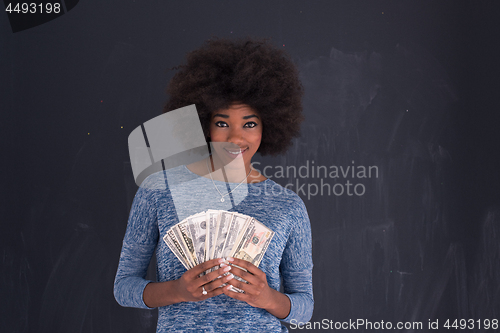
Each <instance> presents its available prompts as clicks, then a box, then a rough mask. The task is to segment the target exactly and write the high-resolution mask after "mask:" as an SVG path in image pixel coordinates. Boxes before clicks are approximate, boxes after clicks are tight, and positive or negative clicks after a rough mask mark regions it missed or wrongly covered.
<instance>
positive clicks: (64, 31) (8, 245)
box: [0, 0, 500, 333]
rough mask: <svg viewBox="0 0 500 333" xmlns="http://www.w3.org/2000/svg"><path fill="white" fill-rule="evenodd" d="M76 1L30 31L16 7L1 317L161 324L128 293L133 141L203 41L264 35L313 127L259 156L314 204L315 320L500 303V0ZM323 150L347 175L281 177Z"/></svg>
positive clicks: (147, 328) (469, 315) (316, 160)
mask: <svg viewBox="0 0 500 333" xmlns="http://www.w3.org/2000/svg"><path fill="white" fill-rule="evenodd" d="M73 3H76V2H75V1H73ZM73 6H74V8H72V9H71V11H68V12H67V13H66V14H64V15H61V16H59V17H57V18H56V19H54V20H52V21H50V22H47V23H45V24H41V25H38V26H35V27H32V28H30V29H26V30H22V31H18V32H15V33H13V30H12V28H11V25H10V21H9V19H8V17H7V15H6V14H5V13H3V14H0V116H1V122H0V123H1V128H2V130H1V140H0V145H1V160H2V171H1V177H2V178H1V182H0V184H1V188H2V190H1V200H0V209H1V210H0V218H1V225H0V249H1V252H0V255H1V280H0V281H1V284H0V297H1V299H2V302H1V305H0V309H1V320H0V331H1V332H65V333H66V332H71V333H74V332H154V330H155V325H156V311H146V310H137V309H128V308H122V307H120V306H119V305H118V304H117V303H116V302H115V300H114V298H113V293H112V289H113V279H114V274H115V272H116V267H117V264H118V258H119V253H120V248H121V241H122V238H123V235H124V232H125V226H126V222H127V217H128V212H129V209H130V205H131V202H132V199H133V196H134V194H135V191H136V190H137V186H136V185H135V184H134V179H133V176H132V171H131V168H130V163H129V159H128V148H127V137H128V134H129V133H130V132H131V131H132V130H133V129H134V128H135V127H137V126H139V125H140V124H141V123H143V122H144V121H147V120H149V119H151V118H153V117H155V116H157V115H158V114H159V113H160V112H161V109H162V106H163V103H164V102H165V101H166V98H167V96H166V95H165V93H164V90H165V87H166V85H167V83H168V81H169V79H170V78H171V77H172V75H173V73H174V71H169V70H168V69H169V68H171V67H173V66H176V65H179V64H180V63H182V62H183V57H184V55H185V54H186V52H188V51H190V50H192V49H194V48H196V47H198V46H200V45H201V44H202V43H203V41H204V40H206V39H207V38H209V37H211V36H219V37H238V36H246V35H250V36H256V37H270V38H271V39H272V41H273V43H274V44H275V45H277V46H279V47H282V48H284V49H286V50H287V51H288V52H289V53H290V55H291V56H292V58H293V59H294V61H296V63H297V64H298V66H299V69H300V73H301V78H302V82H303V85H304V88H305V96H304V112H305V117H306V121H305V122H304V124H303V127H302V137H301V138H299V139H298V140H296V141H295V142H294V146H293V147H292V149H291V150H290V151H289V152H288V153H287V154H286V155H285V156H281V157H277V158H268V157H265V158H263V157H259V158H258V159H257V160H258V161H259V162H260V163H261V164H260V165H256V166H257V167H258V168H259V169H261V170H262V168H263V166H264V165H269V166H271V168H268V169H266V170H267V174H268V175H270V176H272V177H273V179H274V180H275V181H277V182H278V183H280V184H282V185H287V184H292V185H291V186H292V189H294V190H296V191H298V192H299V194H300V196H301V197H302V198H303V200H304V202H305V204H306V206H307V208H308V211H309V215H310V219H311V225H312V233H313V258H314V264H315V267H314V272H313V282H314V294H315V310H314V315H313V319H312V321H316V322H317V321H321V320H322V319H328V320H332V321H333V322H345V321H349V320H357V319H365V320H368V321H372V322H381V321H382V320H383V321H384V322H388V321H389V322H392V323H393V324H394V325H395V324H396V322H399V321H400V322H411V321H418V322H422V323H423V326H424V328H425V329H423V330H420V331H427V325H428V322H429V320H430V321H436V320H439V325H440V327H441V328H442V325H443V324H444V323H445V321H446V319H452V320H454V319H473V320H474V321H475V329H474V331H477V332H480V331H482V330H479V329H477V327H478V325H479V323H481V324H482V325H484V320H485V319H489V320H492V319H500V289H499V285H500V264H499V262H500V261H499V259H500V245H499V244H500V225H499V221H500V205H499V203H500V190H499V188H500V181H499V171H498V170H499V167H500V163H499V156H498V152H499V142H500V140H499V139H498V132H497V128H498V126H499V120H500V116H499V114H500V112H499V107H498V91H499V90H500V84H499V78H498V76H499V73H500V71H499V60H498V55H499V54H500V53H499V48H498V46H497V45H498V41H499V40H500V25H499V24H498V23H497V22H498V21H497V20H498V17H500V7H499V5H498V4H497V2H494V1H432V2H430V1H266V2H264V1H258V2H254V1H252V2H251V3H250V2H243V1H185V2H183V3H182V4H181V2H174V1H144V0H142V1H139V0H137V1H123V0H120V1H117V0H113V1H97V0H82V1H80V2H79V3H78V4H77V5H76V6H75V5H73ZM307 165H309V172H311V170H312V169H313V168H312V166H313V165H314V166H315V167H317V166H325V167H327V168H329V170H333V169H335V168H334V167H333V166H336V167H338V168H339V173H340V177H338V178H331V177H324V175H322V177H317V174H316V175H315V176H312V174H309V175H308V177H305V176H304V177H293V175H291V174H290V175H288V176H287V175H286V174H280V173H279V170H280V167H286V166H294V167H296V169H297V170H298V169H299V168H300V167H301V166H306V167H307ZM370 166H371V167H373V168H372V169H371V170H372V174H371V177H368V174H367V177H366V178H363V177H361V176H362V174H359V175H358V173H356V174H354V177H353V175H352V173H349V174H346V175H345V176H346V177H344V176H342V174H341V171H340V167H342V168H343V170H346V168H347V167H351V168H352V167H356V170H357V171H358V170H360V168H362V167H366V168H368V167H370ZM306 167H304V168H303V169H302V172H303V173H302V175H304V172H305V171H306ZM350 170H351V169H350ZM375 171H377V173H375ZM297 181H298V182H299V183H297ZM348 181H349V183H350V184H353V185H352V186H351V187H349V190H350V194H351V195H349V194H348V193H347V189H348V188H347V185H346V184H347V182H348ZM325 184H327V185H325ZM335 184H339V185H335ZM297 185H299V186H297ZM302 185H303V187H300V186H302ZM355 185H357V187H356V188H354V186H355ZM328 186H330V187H333V186H336V187H335V190H336V194H335V193H334V194H332V193H331V192H330V193H329V194H328V193H327V192H326V191H327V190H328ZM342 186H344V187H343V188H344V190H345V191H344V193H343V194H342V195H337V194H339V193H340V189H341V188H342ZM321 188H323V190H324V192H323V194H322V195H321V192H320V191H321ZM316 189H317V190H318V191H319V192H318V193H317V194H314V195H313V193H314V191H315V190H316ZM354 189H356V190H357V194H356V193H354ZM362 190H363V192H364V193H361V191H362ZM353 193H354V194H353ZM358 194H362V195H358ZM478 321H480V322H478ZM346 331H347V330H346ZM352 331H356V330H352ZM357 331H360V332H361V331H366V332H369V331H371V330H370V329H366V328H363V327H361V328H359V329H358V330H357ZM401 331H404V332H414V331H417V330H412V329H403V330H401ZM440 331H441V330H440ZM451 331H454V330H453V329H452V330H451ZM490 331H491V330H490Z"/></svg>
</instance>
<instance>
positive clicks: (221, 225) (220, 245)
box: [214, 211, 233, 259]
mask: <svg viewBox="0 0 500 333" xmlns="http://www.w3.org/2000/svg"><path fill="white" fill-rule="evenodd" d="M232 217H233V215H232V214H231V213H230V212H225V211H221V212H220V215H219V219H218V226H217V236H216V237H217V238H216V239H215V244H214V245H215V246H214V259H215V258H222V253H223V252H224V244H225V242H226V236H227V232H228V231H229V225H230V223H231V219H232Z"/></svg>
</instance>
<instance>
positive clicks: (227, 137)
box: [210, 103, 262, 169]
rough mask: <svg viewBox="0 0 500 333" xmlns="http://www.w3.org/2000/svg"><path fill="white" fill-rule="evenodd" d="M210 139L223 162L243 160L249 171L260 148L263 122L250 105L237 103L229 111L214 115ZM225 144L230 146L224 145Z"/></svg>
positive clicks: (218, 112) (219, 111)
mask: <svg viewBox="0 0 500 333" xmlns="http://www.w3.org/2000/svg"><path fill="white" fill-rule="evenodd" d="M210 137H211V141H212V142H213V143H214V144H213V147H214V150H215V151H216V153H217V154H218V156H219V157H220V159H221V160H222V161H223V162H225V163H229V162H231V161H233V160H235V159H238V158H243V162H244V164H245V167H246V168H247V169H248V168H249V167H250V163H251V161H252V157H253V155H254V154H255V153H256V152H257V149H259V146H260V141H261V139H262V120H261V119H260V115H259V113H258V112H257V111H255V110H254V109H252V108H251V107H250V106H249V105H247V104H238V103H235V104H233V105H231V106H230V107H229V108H228V109H223V110H218V111H215V112H214V113H213V114H212V119H211V121H210ZM216 142H220V144H217V143H216ZM225 142H227V143H229V144H224V143H225Z"/></svg>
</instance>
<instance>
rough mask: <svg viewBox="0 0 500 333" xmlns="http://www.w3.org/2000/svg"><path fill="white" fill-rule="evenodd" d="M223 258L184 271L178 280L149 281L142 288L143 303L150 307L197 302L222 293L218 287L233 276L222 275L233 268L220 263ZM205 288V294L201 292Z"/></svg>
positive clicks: (221, 289)
mask: <svg viewBox="0 0 500 333" xmlns="http://www.w3.org/2000/svg"><path fill="white" fill-rule="evenodd" d="M223 262H224V259H220V258H219V259H212V260H209V261H206V262H204V263H202V264H199V265H197V266H195V267H193V268H191V269H190V270H188V271H186V272H185V273H184V274H182V276H181V277H180V278H179V279H178V280H173V281H165V282H151V283H149V284H148V285H146V288H144V293H143V299H144V303H145V304H146V305H147V306H149V307H151V308H154V307H158V306H167V305H171V304H175V303H180V302H197V301H202V300H205V299H207V298H210V297H214V296H217V295H220V294H222V292H223V288H218V287H220V286H222V285H223V284H224V283H227V282H228V281H229V280H231V279H232V278H233V275H232V274H228V275H227V276H223V275H224V274H225V273H227V272H230V271H231V270H232V269H233V268H232V267H231V266H228V265H221V264H222V263H223ZM217 265H221V267H220V268H219V269H217V270H215V271H213V272H210V273H208V274H205V275H202V276H200V274H201V273H203V272H205V271H206V270H208V269H210V268H213V267H215V266H217ZM203 288H205V291H206V294H203Z"/></svg>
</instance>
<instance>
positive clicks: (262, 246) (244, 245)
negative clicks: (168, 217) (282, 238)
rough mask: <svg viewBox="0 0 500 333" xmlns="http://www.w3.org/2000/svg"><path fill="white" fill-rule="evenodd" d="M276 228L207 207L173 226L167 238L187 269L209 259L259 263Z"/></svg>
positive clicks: (238, 214)
mask: <svg viewBox="0 0 500 333" xmlns="http://www.w3.org/2000/svg"><path fill="white" fill-rule="evenodd" d="M273 236H274V231H272V230H271V229H269V228H267V227H266V226H265V225H263V224H262V223H260V222H259V221H257V220H256V219H254V218H253V217H250V216H247V215H243V214H240V213H236V212H228V211H223V210H207V211H206V212H202V213H198V214H195V215H192V216H189V217H187V218H186V219H184V220H182V221H181V222H179V223H178V224H176V225H174V226H173V227H171V228H170V229H169V230H168V231H167V233H166V235H165V236H164V237H163V240H164V241H165V243H166V244H167V246H168V247H169V248H170V250H171V251H172V252H173V253H174V255H175V256H176V257H177V258H178V259H179V260H180V262H181V263H182V264H183V265H184V267H185V268H186V269H190V268H193V267H194V266H196V265H198V264H201V263H202V262H205V261H207V260H211V259H215V258H226V257H234V258H239V259H243V260H246V261H249V262H251V263H252V264H254V265H255V266H257V267H258V266H259V264H260V262H261V260H262V257H263V256H264V254H265V252H266V250H267V247H268V246H269V243H270V242H271V239H272V238H273Z"/></svg>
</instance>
